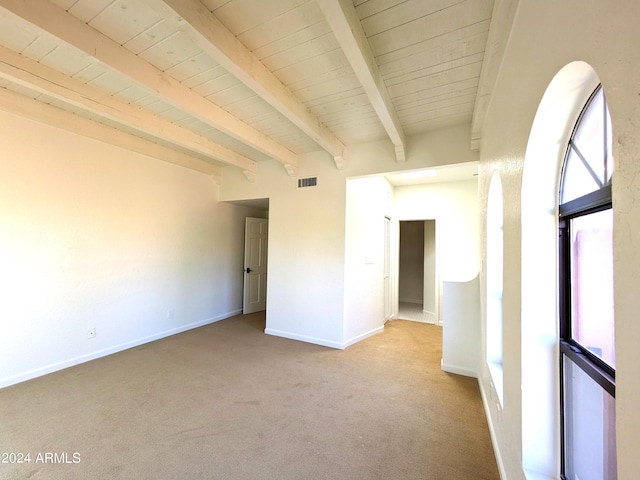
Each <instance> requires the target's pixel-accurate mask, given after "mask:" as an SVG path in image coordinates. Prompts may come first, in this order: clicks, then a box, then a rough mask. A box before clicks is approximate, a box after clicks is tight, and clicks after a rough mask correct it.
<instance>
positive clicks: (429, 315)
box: [422, 310, 438, 325]
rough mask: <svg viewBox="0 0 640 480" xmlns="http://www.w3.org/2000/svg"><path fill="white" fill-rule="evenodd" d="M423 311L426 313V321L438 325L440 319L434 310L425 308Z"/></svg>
mask: <svg viewBox="0 0 640 480" xmlns="http://www.w3.org/2000/svg"><path fill="white" fill-rule="evenodd" d="M422 313H424V317H425V318H424V321H425V322H426V323H431V324H433V325H438V319H437V318H436V314H435V313H433V312H430V311H428V310H423V311H422Z"/></svg>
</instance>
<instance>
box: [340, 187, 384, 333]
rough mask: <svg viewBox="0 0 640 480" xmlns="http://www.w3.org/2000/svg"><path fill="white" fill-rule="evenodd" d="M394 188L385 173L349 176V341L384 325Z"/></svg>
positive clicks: (346, 320) (346, 328)
mask: <svg viewBox="0 0 640 480" xmlns="http://www.w3.org/2000/svg"><path fill="white" fill-rule="evenodd" d="M392 194H393V188H392V187H391V185H390V184H389V182H387V180H386V179H385V178H384V177H380V176H376V177H368V178H358V179H350V180H347V214H346V238H345V307H344V309H345V313H344V338H345V345H349V344H352V343H354V342H356V341H359V340H362V339H363V338H366V337H368V336H370V335H372V334H375V333H378V332H380V331H381V330H382V328H383V327H384V322H385V315H384V298H383V295H384V287H383V275H384V261H385V251H384V249H385V239H384V235H385V228H384V227H385V216H389V215H391V210H392Z"/></svg>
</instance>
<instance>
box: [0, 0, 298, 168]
mask: <svg viewBox="0 0 640 480" xmlns="http://www.w3.org/2000/svg"><path fill="white" fill-rule="evenodd" d="M0 7H1V8H3V9H4V10H5V11H6V12H8V13H10V14H12V15H15V16H17V17H18V18H20V19H22V20H23V21H26V22H28V23H30V24H31V25H33V26H35V27H37V28H38V29H40V30H42V31H44V32H45V33H47V34H49V35H52V36H53V37H55V38H57V39H59V40H61V41H63V42H64V43H66V44H68V45H70V46H72V47H74V48H76V49H78V50H80V51H82V52H84V53H85V54H87V55H89V56H90V57H93V58H95V59H96V60H97V61H99V62H100V63H101V64H103V65H104V66H106V67H108V68H110V69H112V70H115V71H117V72H119V73H121V74H123V75H125V76H126V77H128V78H129V79H130V80H131V81H132V82H134V83H135V84H137V85H138V86H140V87H143V88H145V89H147V90H148V91H150V92H152V93H154V94H155V95H157V96H159V97H160V98H162V99H163V100H164V101H166V102H167V103H169V104H171V105H173V106H174V107H176V108H180V109H182V110H184V111H185V112H187V113H188V114H190V115H192V116H193V117H196V118H198V119H199V120H201V121H202V122H204V123H207V124H209V125H211V126H212V127H214V128H216V129H217V130H220V131H222V132H224V133H225V134H227V135H229V136H231V137H233V138H235V139H237V140H239V141H241V142H243V143H245V144H247V145H249V146H251V147H252V148H254V149H256V150H258V151H260V152H262V153H264V154H266V155H268V156H270V157H272V158H274V159H275V160H277V161H279V162H281V163H282V164H285V165H297V164H298V156H297V155H296V154H294V153H293V152H291V151H290V150H289V149H287V148H286V147H285V146H283V145H282V144H280V143H278V142H276V141H274V140H273V139H271V138H269V137H267V136H265V135H264V134H263V133H261V132H259V131H258V130H256V129H254V128H252V127H250V126H249V125H247V124H246V123H244V122H242V121H241V120H240V119H238V118H236V117H235V116H233V115H231V114H229V113H228V112H226V111H225V110H223V109H222V108H220V107H219V106H217V105H215V104H214V103H212V102H210V101H208V100H207V99H205V98H204V97H202V96H201V95H199V94H197V93H196V92H194V91H192V90H191V89H189V88H188V87H185V86H184V85H182V84H181V83H180V82H178V81H177V80H176V79H174V78H173V77H171V76H169V75H167V74H166V73H165V72H163V71H161V70H160V69H158V68H157V67H155V66H154V65H152V64H151V63H149V62H147V61H146V60H144V59H143V58H141V57H139V56H137V55H135V54H134V53H132V52H130V51H129V50H127V49H126V48H124V47H122V46H121V45H119V44H118V43H116V42H114V41H113V40H111V39H110V38H109V37H107V36H105V35H103V34H102V33H100V32H99V31H97V30H95V29H94V28H92V27H91V26H89V25H88V24H85V23H83V22H82V21H81V20H79V19H78V18H76V17H74V16H73V15H71V14H70V13H68V12H66V11H65V10H63V9H61V8H59V7H57V6H56V5H54V4H52V3H49V2H48V1H46V2H43V1H39V0H0Z"/></svg>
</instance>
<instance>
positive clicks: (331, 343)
mask: <svg viewBox="0 0 640 480" xmlns="http://www.w3.org/2000/svg"><path fill="white" fill-rule="evenodd" d="M383 330H384V325H382V326H380V327H377V328H374V329H373V330H370V331H368V332H365V333H363V334H361V335H358V336H356V337H353V338H352V339H350V340H347V341H346V342H342V343H340V342H335V341H333V340H327V339H325V338H318V337H309V336H307V335H300V334H298V333H293V332H285V331H283V330H274V329H273V328H265V329H264V333H266V334H267V335H273V336H274V337H282V338H288V339H290V340H298V341H300V342H306V343H313V344H315V345H322V346H323V347H330V348H336V349H338V350H344V349H345V348H347V347H348V346H349V345H353V344H354V343H358V342H359V341H361V340H364V339H365V338H368V337H371V336H372V335H375V334H376V333H380V332H382V331H383Z"/></svg>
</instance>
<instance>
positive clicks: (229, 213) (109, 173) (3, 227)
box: [0, 111, 255, 387]
mask: <svg viewBox="0 0 640 480" xmlns="http://www.w3.org/2000/svg"><path fill="white" fill-rule="evenodd" d="M0 127H1V129H2V135H1V136H0V154H1V156H2V160H1V161H0V265H1V267H0V291H1V292H2V299H3V300H2V321H1V322H0V387H2V386H7V385H11V384H13V383H17V382H20V381H23V380H27V379H29V378H33V377H36V376H39V375H42V374H45V373H49V372H51V371H55V370H58V369H61V368H64V367H68V366H71V365H74V364H77V363H80V362H83V361H86V360H90V359H92V358H97V357H100V356H103V355H106V354H109V353H113V352H116V351H119V350H122V349H125V348H129V347H132V346H135V345H138V344H141V343H145V342H147V341H150V340H154V339H156V338H160V337H163V336H166V335H170V334H173V333H177V332H180V331H184V330H187V329H190V328H193V327H197V326H200V325H204V324H206V323H210V322H213V321H216V320H219V319H222V318H226V317H228V316H231V315H233V314H235V313H238V312H240V311H241V307H242V274H241V273H240V274H239V273H237V272H241V270H242V264H243V263H242V262H243V236H244V217H245V216H246V215H250V214H252V213H255V212H253V210H252V209H248V208H243V207H237V206H233V205H225V204H219V203H218V202H217V199H216V196H217V187H216V185H215V184H214V183H213V182H212V180H211V178H210V177H209V176H207V175H204V174H200V173H198V172H194V171H191V170H188V169H185V168H182V167H179V166H176V165H172V164H169V163H165V162H162V161H159V160H156V159H152V158H150V157H146V156H143V155H139V154H137V153H133V152H130V151H127V150H124V149H121V148H118V147H114V146H111V145H107V144H105V143H102V142H99V141H96V140H92V139H88V138H85V137H81V136H78V135H75V134H73V133H70V132H68V131H64V130H59V129H56V128H53V127H50V126H46V125H43V124H40V123H37V122H34V121H31V120H27V119H24V118H21V117H17V116H14V115H11V114H8V113H4V112H1V111H0ZM92 329H95V337H94V338H88V337H89V332H90V330H92Z"/></svg>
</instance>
